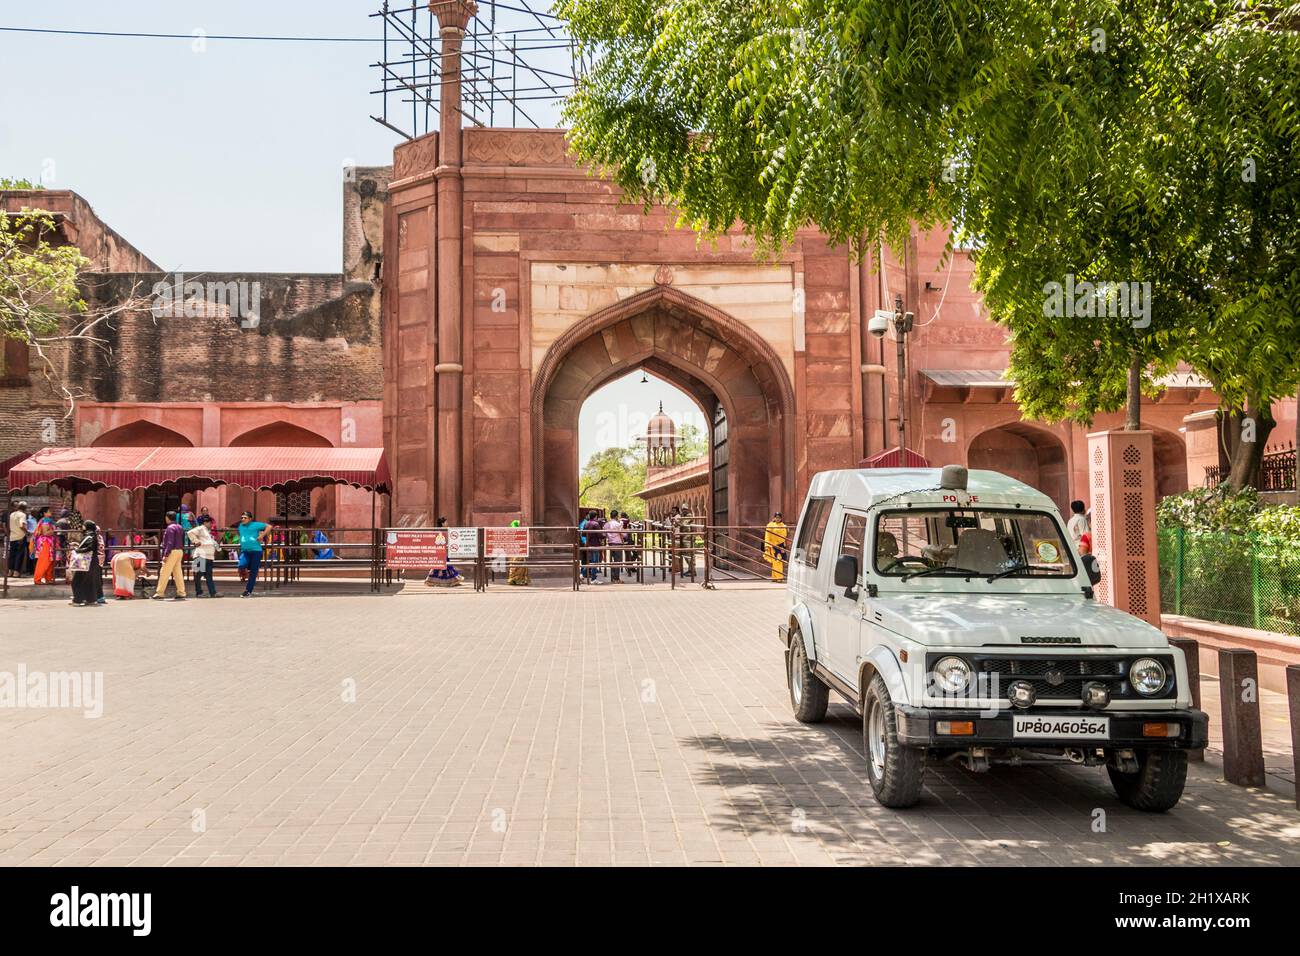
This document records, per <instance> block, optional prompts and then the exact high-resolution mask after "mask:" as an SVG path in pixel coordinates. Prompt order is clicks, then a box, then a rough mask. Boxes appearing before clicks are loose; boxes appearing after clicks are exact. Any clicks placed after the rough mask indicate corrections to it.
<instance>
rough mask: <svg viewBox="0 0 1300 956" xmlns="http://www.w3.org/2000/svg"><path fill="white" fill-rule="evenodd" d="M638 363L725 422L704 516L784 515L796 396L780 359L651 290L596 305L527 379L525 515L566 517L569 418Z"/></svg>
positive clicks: (751, 336) (719, 314)
mask: <svg viewBox="0 0 1300 956" xmlns="http://www.w3.org/2000/svg"><path fill="white" fill-rule="evenodd" d="M636 368H645V369H648V370H649V371H651V372H652V373H654V374H655V375H657V376H659V377H660V378H663V379H665V380H666V381H668V382H671V383H672V384H673V385H675V386H677V387H678V388H680V389H681V390H682V391H684V392H686V393H687V394H688V395H690V396H691V397H692V398H694V399H695V400H696V401H697V402H698V403H699V405H700V407H701V408H702V409H704V410H705V411H706V414H709V415H711V416H716V420H724V421H725V422H726V427H725V429H724V430H723V434H722V435H721V440H719V437H720V436H719V435H718V433H717V432H718V430H717V429H716V428H715V429H713V431H714V435H713V436H712V441H711V442H710V445H711V452H710V470H711V481H710V487H711V493H710V496H709V498H710V503H709V519H710V522H711V523H714V524H718V523H722V524H732V525H761V524H764V523H766V521H767V519H768V518H769V517H770V516H771V513H772V511H775V510H783V511H785V512H786V513H792V512H793V501H792V500H791V498H790V496H791V495H792V493H793V489H794V452H793V449H794V436H793V432H792V429H793V422H794V415H793V412H794V391H793V389H792V388H791V386H790V378H789V376H788V375H787V374H786V370H785V368H784V366H783V365H782V364H781V360H780V358H778V357H777V355H776V353H775V352H773V351H772V349H771V347H770V346H769V345H768V344H767V343H766V342H764V341H763V340H762V339H761V338H760V337H759V336H758V335H757V334H756V333H755V332H754V331H753V330H752V329H750V328H749V327H748V326H746V325H744V324H743V323H741V322H739V321H737V320H736V319H734V318H732V317H731V316H729V315H727V314H726V313H725V312H723V311H721V310H720V309H717V308H715V307H713V306H711V305H709V304H708V303H706V302H702V301H701V300H699V299H696V298H695V297H694V296H690V295H687V294H686V293H684V292H680V291H678V290H676V289H673V288H671V287H668V286H658V287H656V288H654V289H650V290H647V291H646V292H642V293H640V294H638V295H634V296H631V297H629V298H627V299H624V300H623V301H621V302H618V303H615V304H614V305H612V306H610V307H608V308H606V309H602V310H601V311H599V312H596V313H594V314H592V315H590V316H588V317H587V318H586V319H584V320H582V321H581V322H579V323H577V324H576V325H574V326H573V327H571V328H570V329H568V330H567V331H566V332H565V333H564V334H563V335H561V336H560V337H559V338H558V339H556V341H555V342H554V343H553V344H552V345H551V347H550V348H549V349H548V350H547V352H546V355H545V357H544V358H543V359H542V363H541V365H540V367H539V368H538V371H537V375H536V377H535V378H534V382H533V392H532V399H531V403H532V421H533V509H534V510H533V513H534V515H536V516H537V518H535V519H534V520H535V521H536V520H538V519H540V521H541V523H544V524H547V525H571V524H573V523H574V522H575V520H576V518H577V515H576V513H575V508H576V503H577V500H578V467H579V462H578V416H579V413H580V412H581V410H582V404H583V402H585V401H586V399H587V397H588V396H589V395H590V394H591V393H592V392H594V391H595V390H596V389H598V388H600V387H601V386H602V385H604V384H605V383H606V382H609V381H612V380H613V379H615V378H617V377H618V376H620V375H624V374H626V373H627V372H628V371H631V370H633V369H636Z"/></svg>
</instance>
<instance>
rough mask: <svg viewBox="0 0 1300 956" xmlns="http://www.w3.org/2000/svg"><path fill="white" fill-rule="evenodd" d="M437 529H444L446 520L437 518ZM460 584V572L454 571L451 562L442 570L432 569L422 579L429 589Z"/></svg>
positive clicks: (454, 567)
mask: <svg viewBox="0 0 1300 956" xmlns="http://www.w3.org/2000/svg"><path fill="white" fill-rule="evenodd" d="M438 527H439V528H446V527H447V519H446V518H439V519H438ZM460 582H461V577H460V572H459V571H457V570H456V566H455V565H454V564H452V563H451V561H448V562H447V566H446V567H444V568H434V569H433V570H432V571H430V572H429V576H428V577H427V578H425V579H424V583H425V584H427V585H428V586H429V587H431V588H455V587H460Z"/></svg>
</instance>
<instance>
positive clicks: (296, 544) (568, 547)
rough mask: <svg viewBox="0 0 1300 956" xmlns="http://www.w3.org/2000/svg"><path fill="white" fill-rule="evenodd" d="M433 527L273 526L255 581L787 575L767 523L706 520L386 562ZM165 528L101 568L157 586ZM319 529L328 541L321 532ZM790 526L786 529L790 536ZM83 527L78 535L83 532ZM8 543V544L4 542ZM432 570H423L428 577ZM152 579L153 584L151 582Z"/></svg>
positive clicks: (560, 530) (628, 580) (127, 539)
mask: <svg viewBox="0 0 1300 956" xmlns="http://www.w3.org/2000/svg"><path fill="white" fill-rule="evenodd" d="M433 530H435V529H432V528H415V527H410V528H293V527H283V526H273V527H272V528H271V530H270V533H269V540H267V541H266V543H265V544H264V546H263V551H262V561H261V568H260V570H259V573H258V578H257V587H258V589H259V590H263V591H273V590H278V589H280V588H284V587H292V586H294V585H298V584H301V583H305V582H308V581H314V582H317V583H320V582H322V581H323V580H326V579H327V580H330V581H337V582H339V583H346V582H348V581H352V582H355V583H360V582H362V581H367V580H368V583H369V586H370V590H372V591H382V590H384V589H385V588H387V587H389V586H392V585H395V584H396V585H399V586H400V585H402V584H406V583H411V582H420V581H427V583H429V584H431V585H438V584H454V585H472V586H473V588H474V590H475V591H483V590H486V589H487V588H488V587H490V586H495V585H523V586H528V587H534V588H539V587H540V588H548V587H549V588H563V589H566V590H575V591H576V590H580V589H582V588H583V587H589V586H593V585H597V584H613V583H618V584H625V585H626V584H633V585H644V584H667V585H669V586H670V587H672V588H676V587H677V586H678V585H681V584H698V585H702V586H703V587H706V588H712V587H714V586H715V585H716V584H718V583H721V582H733V581H749V582H757V581H766V582H778V583H779V582H783V581H784V580H785V561H786V552H787V547H788V542H787V541H786V540H785V538H778V539H776V541H775V543H773V542H772V541H769V540H767V539H766V533H767V532H766V529H765V528H764V527H761V526H758V527H744V526H721V525H705V524H703V523H691V522H689V521H683V522H679V523H676V524H671V525H669V524H662V525H660V524H652V525H650V526H649V527H644V526H643V527H642V528H625V529H623V530H622V531H618V532H615V534H616V535H617V536H618V537H619V539H620V540H618V541H612V540H611V535H610V532H609V531H608V530H604V529H600V530H597V529H592V530H590V531H589V530H586V529H583V528H578V527H573V526H559V527H542V526H532V527H528V528H525V529H522V530H524V531H526V532H527V535H528V547H527V553H526V555H520V556H517V557H507V556H505V555H495V556H494V555H491V554H487V553H485V548H484V531H485V529H483V528H478V529H476V530H477V533H478V547H477V550H476V552H475V554H474V556H473V557H470V558H466V559H455V560H453V559H451V558H450V557H449V558H448V564H449V565H451V566H452V568H453V570H452V572H451V573H450V574H443V575H442V576H441V577H437V576H435V575H434V573H433V572H434V571H435V570H445V569H427V570H425V569H414V568H405V569H403V568H399V567H390V566H389V563H388V558H387V548H386V539H387V537H388V535H389V533H390V532H396V533H399V534H400V533H409V532H416V533H422V532H428V531H433ZM162 531H163V529H161V528H149V529H130V530H125V531H124V530H117V529H114V530H110V531H109V532H108V535H107V537H106V542H105V543H106V552H107V554H106V556H105V562H104V565H103V567H101V569H100V571H101V573H102V574H103V575H104V576H105V577H109V576H110V575H111V565H112V559H113V555H114V554H117V553H118V552H122V551H133V552H139V553H140V554H142V555H143V556H144V568H143V572H142V573H141V575H140V577H139V578H138V581H139V582H140V583H139V584H138V585H137V589H138V591H139V593H141V594H142V595H143V594H144V593H145V591H146V590H152V588H153V587H155V586H156V584H157V578H158V574H159V570H160V568H161V565H162V556H161V546H160V544H159V542H160V540H161V538H162ZM318 534H319V535H320V536H321V537H322V538H323V539H324V540H320V541H318V540H316V536H317V535H318ZM788 534H789V532H788V531H787V532H786V537H788ZM79 536H80V535H79V534H74V535H73V536H72V537H73V538H74V539H75V538H78V537H79ZM68 537H69V535H68V534H67V533H65V532H59V533H58V535H57V544H56V546H55V553H54V561H53V578H54V584H55V585H61V586H63V587H65V588H66V587H67V585H68V580H67V576H66V573H65V569H66V563H67V553H68V550H69V542H68V541H67V540H66V539H67V538H68ZM214 537H216V539H217V544H216V560H215V561H214V562H213V568H214V571H215V574H216V576H217V577H218V578H219V579H221V578H224V579H226V580H229V579H230V578H233V577H235V576H236V575H238V576H239V577H240V578H241V579H242V578H243V572H242V564H241V562H240V561H239V543H238V537H237V535H236V534H235V533H234V532H233V530H232V529H229V528H224V529H215V530H214ZM4 544H6V545H7V542H4ZM5 555H7V548H6V549H5V551H4V552H3V554H0V572H2V573H3V581H4V583H3V593H5V594H7V593H8V590H9V582H10V580H11V579H12V578H15V577H26V578H27V579H28V580H29V581H30V578H31V569H30V567H25V568H24V569H23V571H22V572H21V574H20V573H18V572H16V571H15V569H12V568H10V567H9V566H8V561H7V558H6V557H5ZM192 556H193V547H192V546H191V545H189V544H188V543H187V544H186V546H185V560H184V562H183V564H182V573H183V574H184V576H185V578H186V584H187V588H192V587H194V576H193V574H194V572H193V569H192V567H191V558H192ZM426 576H427V577H426ZM145 582H147V583H148V588H147V589H146V587H145Z"/></svg>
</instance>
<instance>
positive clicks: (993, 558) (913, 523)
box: [874, 507, 1078, 581]
mask: <svg viewBox="0 0 1300 956" xmlns="http://www.w3.org/2000/svg"><path fill="white" fill-rule="evenodd" d="M874 563H875V569H876V573H877V574H883V575H885V576H887V577H897V578H912V577H920V576H926V577H949V576H951V577H967V578H969V577H985V578H989V579H990V580H991V581H992V580H997V579H999V578H1043V577H1046V578H1072V577H1074V576H1075V575H1076V574H1077V573H1078V571H1077V569H1076V568H1075V565H1074V558H1073V557H1071V554H1070V549H1069V548H1068V547H1067V546H1066V544H1065V536H1064V535H1063V534H1062V532H1061V527H1060V525H1059V524H1057V522H1056V519H1055V518H1054V517H1052V516H1051V515H1050V514H1048V513H1046V512H1043V511H1025V510H1021V509H1004V508H952V507H948V508H909V509H907V510H906V511H885V512H882V513H881V514H880V515H879V516H878V517H877V518H876V534H875V558H874Z"/></svg>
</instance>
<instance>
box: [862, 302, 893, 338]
mask: <svg viewBox="0 0 1300 956" xmlns="http://www.w3.org/2000/svg"><path fill="white" fill-rule="evenodd" d="M893 321H894V313H892V312H885V311H883V310H880V309H877V310H876V314H875V315H873V316H872V317H871V318H870V319H868V320H867V331H868V332H870V333H871V334H872V335H874V336H875V337H876V338H878V339H883V338H884V337H885V333H886V332H888V331H889V323H891V322H893Z"/></svg>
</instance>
